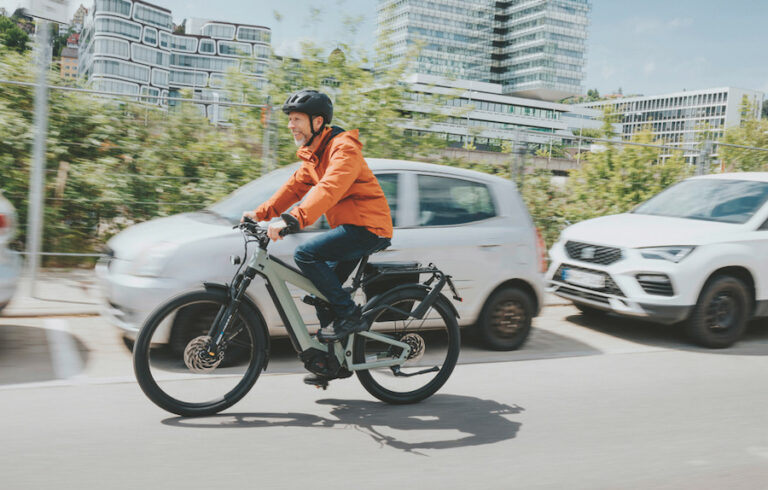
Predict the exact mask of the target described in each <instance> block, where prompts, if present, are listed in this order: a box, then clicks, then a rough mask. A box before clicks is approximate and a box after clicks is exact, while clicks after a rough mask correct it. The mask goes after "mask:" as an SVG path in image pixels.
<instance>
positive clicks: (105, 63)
mask: <svg viewBox="0 0 768 490" xmlns="http://www.w3.org/2000/svg"><path fill="white" fill-rule="evenodd" d="M93 75H94V76H96V75H112V76H115V77H121V78H127V79H129V80H136V81H138V82H143V83H149V68H147V67H146V66H140V65H136V64H134V63H129V62H127V61H118V60H96V61H94V62H93Z"/></svg>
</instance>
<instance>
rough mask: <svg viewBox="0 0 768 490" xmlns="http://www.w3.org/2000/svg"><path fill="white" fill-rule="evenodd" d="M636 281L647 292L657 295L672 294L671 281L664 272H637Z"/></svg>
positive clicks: (673, 292)
mask: <svg viewBox="0 0 768 490" xmlns="http://www.w3.org/2000/svg"><path fill="white" fill-rule="evenodd" d="M637 282H639V283H640V287H642V288H643V291H645V292H646V293H648V294H655V295H657V296H674V295H675V291H674V289H673V288H672V282H671V281H670V280H669V277H668V276H666V275H665V274H638V275H637Z"/></svg>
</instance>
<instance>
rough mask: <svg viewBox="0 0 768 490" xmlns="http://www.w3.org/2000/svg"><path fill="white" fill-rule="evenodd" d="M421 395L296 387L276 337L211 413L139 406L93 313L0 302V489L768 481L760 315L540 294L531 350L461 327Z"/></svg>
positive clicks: (117, 345) (297, 374) (287, 353)
mask: <svg viewBox="0 0 768 490" xmlns="http://www.w3.org/2000/svg"><path fill="white" fill-rule="evenodd" d="M462 347H463V350H462V354H461V358H460V362H461V364H460V366H458V367H457V369H456V370H455V372H454V374H453V376H452V377H451V379H450V380H449V381H448V383H447V384H446V385H445V387H444V388H443V389H442V390H441V391H440V392H439V393H438V394H437V395H435V396H433V397H432V398H430V399H429V400H427V401H425V402H423V403H420V404H417V405H412V406H405V407H394V406H387V405H384V404H381V403H379V402H377V401H375V400H374V399H373V398H372V397H370V396H369V395H368V394H367V393H366V392H365V391H364V390H363V389H362V387H361V386H360V384H359V383H358V382H357V381H356V379H355V378H354V377H353V378H350V379H347V380H341V381H336V382H333V383H332V384H331V386H330V387H329V389H328V390H327V391H320V390H316V389H314V388H312V387H308V386H305V385H304V384H303V383H302V381H301V377H302V375H303V373H304V371H303V369H302V368H301V366H300V365H299V363H298V361H296V360H295V354H293V353H292V352H291V349H290V347H289V345H288V343H287V342H284V341H283V342H277V343H276V349H275V351H276V352H275V355H274V357H273V359H272V361H271V362H270V365H269V371H268V372H267V373H265V374H264V375H262V377H261V378H260V379H259V381H258V383H257V384H256V386H255V387H254V389H253V390H252V392H251V393H249V395H248V396H246V397H245V398H244V399H243V400H242V401H241V402H240V403H238V404H237V405H235V406H234V407H232V408H231V409H229V410H228V411H226V412H224V413H223V414H220V415H218V416H214V417H207V418H201V419H183V418H179V417H176V416H173V415H171V414H168V413H166V412H164V411H162V410H160V409H159V408H157V407H155V406H154V405H153V404H152V403H151V402H149V401H148V400H147V399H146V398H145V397H144V395H143V394H142V393H141V391H140V389H139V388H138V386H137V385H136V383H135V380H134V378H133V374H132V367H131V364H130V355H129V353H128V351H127V349H126V348H125V346H124V345H123V344H122V342H121V341H120V339H119V338H118V336H117V335H116V334H115V332H114V331H112V330H111V329H110V328H109V327H108V326H107V325H106V324H105V323H104V322H103V321H102V320H101V319H100V318H98V317H68V318H38V319H19V318H13V319H4V318H0V421H2V422H1V424H2V425H1V426H0V427H1V428H2V441H3V444H2V445H1V446H0V465H1V466H2V469H3V471H2V473H3V485H2V486H3V487H4V488H11V489H17V488H34V489H40V488H79V489H87V488H99V489H103V488H136V487H143V488H159V487H161V486H162V487H163V488H170V489H173V488H209V487H213V486H215V487H231V486H235V487H243V488H257V487H258V488H291V489H293V488H315V487H321V488H324V487H329V486H331V485H333V486H334V487H335V488H342V489H346V488H350V489H351V488H355V489H363V488H365V489H379V488H382V489H383V488H395V487H400V488H425V487H429V486H434V487H440V488H462V489H463V488H521V489H529V488H553V489H580V488H584V489H596V488H606V489H614V488H653V489H657V488H680V489H683V488H685V489H688V488H696V489H699V488H713V489H721V488H728V489H730V490H733V489H741V488H744V489H761V488H768V378H766V373H768V323H756V324H754V325H752V326H751V328H750V330H749V332H748V335H747V337H746V339H745V340H744V341H742V342H740V343H739V344H737V345H736V346H735V347H733V348H730V349H725V350H718V351H710V350H704V349H699V348H695V347H691V346H689V345H688V344H687V343H686V342H685V340H684V338H683V337H682V333H681V332H680V331H679V330H678V329H675V328H670V327H662V326H655V325H649V324H645V323H642V322H637V321H629V320H626V319H619V318H613V317H606V318H602V319H588V318H586V317H583V316H581V315H580V314H578V312H577V310H575V309H574V308H571V307H565V306H559V307H549V308H547V309H545V311H544V314H543V316H542V317H540V318H538V319H537V320H536V323H535V328H534V330H533V332H532V334H531V337H530V340H529V342H528V343H527V344H526V346H525V347H524V348H523V349H521V350H519V351H515V352H504V353H496V352H488V351H485V350H482V349H481V348H479V347H478V346H476V345H475V344H474V343H473V342H472V341H471V340H470V339H467V340H466V341H465V342H464V344H463V346H462Z"/></svg>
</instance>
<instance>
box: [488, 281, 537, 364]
mask: <svg viewBox="0 0 768 490" xmlns="http://www.w3.org/2000/svg"><path fill="white" fill-rule="evenodd" d="M532 318H533V300H532V299H531V297H530V295H529V294H528V293H526V292H525V291H522V290H520V289H516V288H505V289H501V290H499V291H496V292H495V293H493V294H492V295H491V297H490V298H488V301H487V302H486V303H485V307H484V308H483V311H482V313H481V314H480V322H479V324H478V329H479V333H480V338H481V339H482V341H483V343H484V344H485V345H486V347H488V348H489V349H493V350H514V349H517V348H519V347H520V346H521V345H523V343H525V341H526V340H527V339H528V334H529V333H530V331H531V320H532Z"/></svg>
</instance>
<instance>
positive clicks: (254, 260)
mask: <svg viewBox="0 0 768 490" xmlns="http://www.w3.org/2000/svg"><path fill="white" fill-rule="evenodd" d="M256 275H259V276H262V277H263V278H264V280H265V281H266V286H267V290H268V291H269V294H270V296H271V297H272V301H273V302H274V304H275V307H276V308H277V311H278V313H279V314H280V318H281V319H282V320H283V324H284V325H285V328H286V330H287V331H288V336H289V338H290V339H291V343H292V344H293V347H294V349H296V351H297V352H304V351H306V350H308V349H312V348H314V349H318V350H321V351H330V348H331V346H333V349H334V351H333V354H334V355H335V356H336V358H337V359H338V361H339V365H344V362H345V361H346V365H347V369H348V370H350V371H356V370H359V369H372V368H381V367H390V366H398V365H402V364H403V363H404V362H405V360H406V359H408V356H409V354H410V352H411V348H410V346H409V345H408V344H406V343H404V342H399V341H397V340H394V339H392V338H390V337H388V336H386V335H381V334H378V333H375V332H368V331H367V332H358V333H353V334H351V335H349V337H348V338H347V342H346V346H343V345H342V343H341V342H332V343H329V344H324V343H321V342H319V341H318V340H317V339H316V338H314V337H312V336H311V335H310V333H309V330H308V329H307V326H306V324H305V323H304V320H302V318H301V314H300V313H299V310H298V308H297V307H296V303H295V302H294V300H293V296H292V295H291V293H290V291H289V290H288V286H287V284H288V283H290V284H293V285H294V286H296V287H298V288H300V289H302V290H304V291H306V292H307V293H310V294H313V295H315V296H316V297H318V298H320V299H322V300H323V301H327V298H325V296H323V294H322V293H321V292H320V291H318V290H317V288H316V287H315V286H314V284H312V281H310V280H309V279H307V278H306V277H305V276H304V275H302V274H301V273H299V272H298V271H295V270H293V269H292V268H290V267H289V266H287V265H285V264H282V263H281V262H279V261H277V260H276V259H274V258H270V256H269V254H268V253H267V251H266V249H265V247H262V246H259V248H258V251H257V252H255V253H253V254H252V255H251V258H250V260H249V261H248V264H247V266H246V268H245V271H244V277H243V280H242V281H241V283H240V284H239V287H238V291H237V297H238V298H241V297H242V295H244V294H245V290H246V289H247V288H248V285H249V284H250V282H251V280H252V279H253V278H254V277H255V276H256ZM355 335H362V336H364V337H368V338H371V339H375V340H378V341H380V342H383V343H385V344H390V345H392V346H395V347H398V348H399V349H401V354H400V356H398V357H397V358H393V359H387V360H377V361H373V362H363V363H360V364H354V362H353V359H354V340H355Z"/></svg>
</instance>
